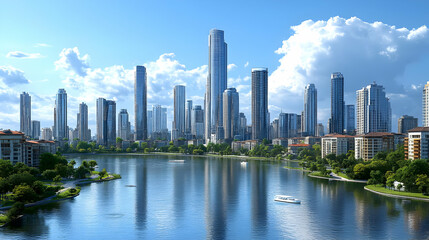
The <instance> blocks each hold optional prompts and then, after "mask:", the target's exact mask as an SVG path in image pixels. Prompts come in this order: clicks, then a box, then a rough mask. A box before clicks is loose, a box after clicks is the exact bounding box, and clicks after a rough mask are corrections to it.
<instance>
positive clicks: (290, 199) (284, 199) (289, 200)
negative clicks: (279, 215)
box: [274, 195, 301, 204]
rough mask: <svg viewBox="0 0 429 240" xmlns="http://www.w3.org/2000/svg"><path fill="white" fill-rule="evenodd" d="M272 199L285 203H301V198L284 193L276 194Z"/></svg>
mask: <svg viewBox="0 0 429 240" xmlns="http://www.w3.org/2000/svg"><path fill="white" fill-rule="evenodd" d="M274 201H277V202H285V203H296V204H300V203H301V200H299V199H297V198H294V197H292V196H286V195H276V196H275V197H274Z"/></svg>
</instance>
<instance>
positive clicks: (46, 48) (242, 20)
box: [0, 0, 429, 135]
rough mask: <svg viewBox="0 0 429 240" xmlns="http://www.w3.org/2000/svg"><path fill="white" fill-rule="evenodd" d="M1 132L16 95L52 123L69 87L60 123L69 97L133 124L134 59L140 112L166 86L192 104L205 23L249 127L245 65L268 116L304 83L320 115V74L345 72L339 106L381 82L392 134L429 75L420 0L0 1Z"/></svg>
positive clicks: (74, 106) (296, 99)
mask: <svg viewBox="0 0 429 240" xmlns="http://www.w3.org/2000/svg"><path fill="white" fill-rule="evenodd" d="M0 4H1V5H0V6H1V7H0V104H1V106H2V107H0V128H3V129H9V128H10V129H16V130H19V94H20V93H21V92H23V91H25V92H29V93H30V95H31V97H32V120H39V121H41V127H42V128H43V127H51V126H52V125H53V108H54V105H55V94H56V93H57V91H58V89H59V88H64V89H65V90H66V91H67V94H68V125H69V126H70V127H71V128H75V127H76V114H77V112H78V106H79V103H81V102H85V103H87V104H88V107H89V127H90V128H91V129H92V133H93V135H94V134H95V102H96V99H97V98H99V97H104V98H106V99H113V100H116V103H117V113H119V110H120V109H122V108H125V109H127V110H128V112H129V114H130V119H131V124H132V125H133V124H134V107H133V106H134V105H133V103H134V97H133V81H134V76H133V75H134V68H135V66H136V65H144V66H146V68H147V73H148V109H150V106H152V105H155V104H161V105H163V106H165V107H167V108H168V119H169V123H168V127H169V128H171V120H172V118H173V96H172V94H173V87H174V86H175V85H178V84H183V85H185V86H186V97H187V99H192V100H193V101H194V105H196V104H197V105H203V99H204V93H205V83H206V79H207V64H208V34H209V31H210V29H212V28H217V29H221V30H224V31H225V41H226V42H227V44H228V87H236V88H237V90H238V91H239V93H240V111H241V112H244V113H245V115H246V116H247V118H248V123H250V105H249V102H250V96H251V95H250V81H251V80H250V76H251V68H252V67H267V68H268V71H269V80H268V88H269V110H270V113H271V120H273V119H274V118H277V117H278V114H279V112H280V111H283V112H288V113H298V114H299V113H300V112H301V111H302V110H303V104H304V103H303V97H304V96H303V95H304V87H305V85H306V84H309V83H314V84H315V85H316V88H317V90H318V122H320V123H323V124H324V125H325V126H326V123H327V119H328V118H329V115H330V74H331V73H332V72H341V73H343V75H344V78H345V83H344V84H345V100H346V104H356V90H359V89H361V88H363V87H364V86H366V85H369V84H371V83H373V82H374V81H375V82H376V83H377V84H381V85H383V86H384V87H385V90H386V93H387V96H388V97H389V98H390V101H391V105H392V131H396V130H397V120H398V118H399V117H400V116H402V115H405V114H407V115H412V116H415V117H418V118H419V124H421V122H422V121H421V119H422V109H421V108H422V88H423V87H424V85H425V84H426V82H427V81H429V77H427V76H429V29H428V28H427V27H426V25H428V22H429V15H428V14H427V9H429V2H427V1H424V0H410V1H366V0H364V1H355V2H350V1H331V0H325V1H280V0H266V1H251V0H247V1H223V0H219V1H216V2H214V1H186V0H184V1H167V0H160V1H96V0H91V1H43V0H42V1H3V0H0Z"/></svg>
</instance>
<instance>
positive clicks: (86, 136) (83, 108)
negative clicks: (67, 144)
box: [77, 102, 91, 141]
mask: <svg viewBox="0 0 429 240" xmlns="http://www.w3.org/2000/svg"><path fill="white" fill-rule="evenodd" d="M77 138H79V140H81V141H90V140H91V135H90V133H89V129H88V105H86V103H84V102H82V103H81V104H79V113H78V114H77Z"/></svg>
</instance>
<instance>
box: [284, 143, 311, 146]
mask: <svg viewBox="0 0 429 240" xmlns="http://www.w3.org/2000/svg"><path fill="white" fill-rule="evenodd" d="M309 146H310V144H305V143H298V144H289V147H309Z"/></svg>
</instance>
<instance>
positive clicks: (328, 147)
mask: <svg viewBox="0 0 429 240" xmlns="http://www.w3.org/2000/svg"><path fill="white" fill-rule="evenodd" d="M321 141H322V145H321V149H322V158H324V157H326V155H329V154H335V155H336V156H338V155H341V154H347V153H348V152H349V151H350V150H354V149H355V139H354V137H352V136H349V135H341V134H328V135H326V136H324V137H322V140H321Z"/></svg>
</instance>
